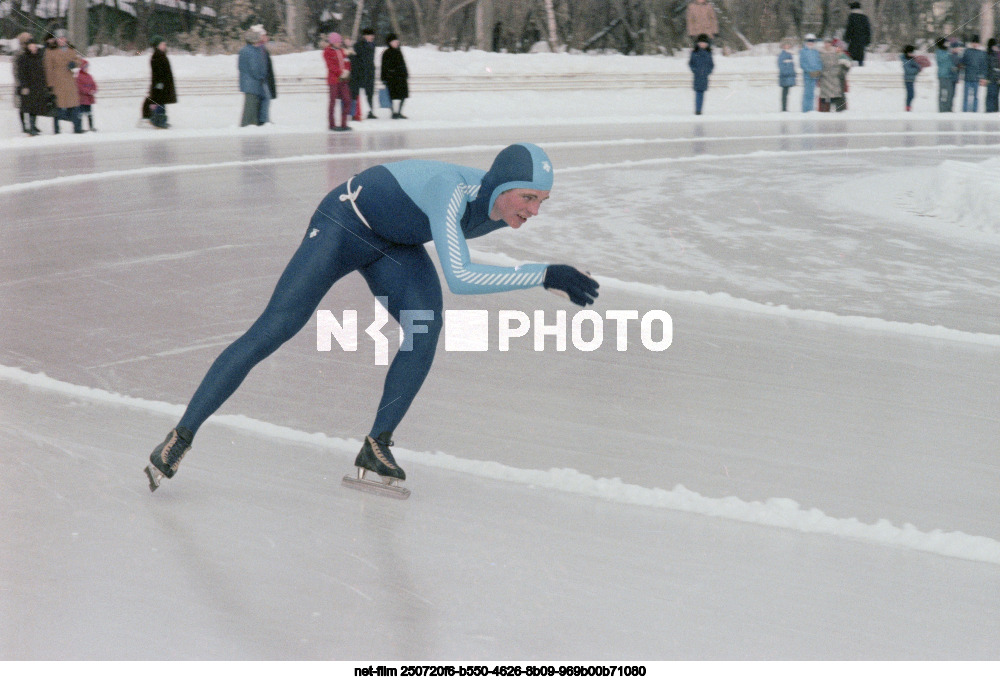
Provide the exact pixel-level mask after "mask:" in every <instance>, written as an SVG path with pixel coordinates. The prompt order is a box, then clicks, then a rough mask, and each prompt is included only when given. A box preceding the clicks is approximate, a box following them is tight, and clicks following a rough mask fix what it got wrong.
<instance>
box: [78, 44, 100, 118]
mask: <svg viewBox="0 0 1000 680" xmlns="http://www.w3.org/2000/svg"><path fill="white" fill-rule="evenodd" d="M87 65H88V62H87V60H86V59H81V60H80V71H79V72H78V73H77V74H76V89H77V90H78V91H79V92H80V118H81V119H82V118H83V116H84V114H86V116H87V125H88V128H89V129H90V131H91V132H97V128H95V127H94V109H93V107H94V101H95V97H94V95H95V94H96V93H97V83H95V82H94V77H93V76H91V75H90V73H88V72H87Z"/></svg>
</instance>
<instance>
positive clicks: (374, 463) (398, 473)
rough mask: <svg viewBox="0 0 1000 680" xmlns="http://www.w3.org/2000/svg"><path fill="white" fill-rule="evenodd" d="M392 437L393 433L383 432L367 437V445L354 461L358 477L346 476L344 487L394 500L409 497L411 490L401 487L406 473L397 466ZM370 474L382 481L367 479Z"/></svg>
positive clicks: (365, 444)
mask: <svg viewBox="0 0 1000 680" xmlns="http://www.w3.org/2000/svg"><path fill="white" fill-rule="evenodd" d="M391 437H392V432H383V433H382V434H380V435H379V436H378V437H372V436H371V435H369V436H367V437H365V443H364V445H363V446H362V447H361V451H360V452H358V457H357V458H355V459H354V465H355V467H357V468H358V472H357V476H356V477H352V476H351V475H347V476H345V477H344V479H343V484H344V486H347V487H351V488H353V489H361V490H362V491H371V492H373V493H377V494H380V495H383V496H392V497H393V498H407V497H409V495H410V490H409V489H406V488H404V487H401V486H399V482H401V481H403V480H404V479H406V473H405V472H403V468H401V467H399V465H397V464H396V459H395V458H393V457H392V451H390V450H389V447H390V446H392V445H393V443H392V441H391ZM369 472H374V473H375V474H377V475H378V476H379V477H380V478H381V481H378V482H376V481H374V480H371V479H366V475H367V473H369Z"/></svg>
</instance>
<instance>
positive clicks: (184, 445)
mask: <svg viewBox="0 0 1000 680" xmlns="http://www.w3.org/2000/svg"><path fill="white" fill-rule="evenodd" d="M193 439H194V435H193V434H191V431H190V430H188V429H187V428H185V427H178V428H175V429H173V430H171V431H170V434H168V435H167V438H166V439H164V440H163V443H162V444H160V445H159V446H157V447H156V448H155V449H153V453H151V454H150V455H149V465H147V466H146V476H147V477H148V478H149V490H150V491H156V490H157V489H158V488H160V482H162V481H163V478H164V477H166V478H167V479H170V478H172V477H173V476H174V475H175V474H177V468H178V466H179V465H180V464H181V459H182V458H183V457H184V454H185V453H187V452H188V451H189V450H190V449H191V441H192V440H193Z"/></svg>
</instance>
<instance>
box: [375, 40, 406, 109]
mask: <svg viewBox="0 0 1000 680" xmlns="http://www.w3.org/2000/svg"><path fill="white" fill-rule="evenodd" d="M385 43H386V45H388V47H387V48H386V50H385V52H383V53H382V82H383V83H385V87H386V89H388V90H389V99H391V100H392V117H393V118H406V116H404V115H403V104H404V103H406V99H407V98H408V97H409V96H410V85H409V79H410V74H409V72H408V71H407V70H406V61H405V60H404V59H403V51H402V50H401V49H399V36H397V35H396V34H395V33H390V34H389V35H387V36H386V37H385ZM397 100H398V101H399V110H396V101H397Z"/></svg>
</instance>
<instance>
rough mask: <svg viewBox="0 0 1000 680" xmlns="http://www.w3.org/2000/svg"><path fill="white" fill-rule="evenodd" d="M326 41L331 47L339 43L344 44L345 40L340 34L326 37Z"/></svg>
mask: <svg viewBox="0 0 1000 680" xmlns="http://www.w3.org/2000/svg"><path fill="white" fill-rule="evenodd" d="M326 41H327V42H328V43H330V44H331V45H336V44H337V43H339V42H343V38H342V37H341V36H340V34H339V33H331V34H330V35H328V36H327V37H326Z"/></svg>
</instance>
